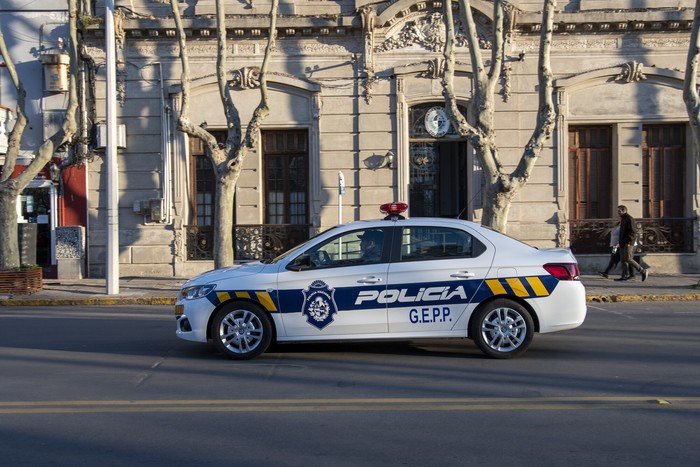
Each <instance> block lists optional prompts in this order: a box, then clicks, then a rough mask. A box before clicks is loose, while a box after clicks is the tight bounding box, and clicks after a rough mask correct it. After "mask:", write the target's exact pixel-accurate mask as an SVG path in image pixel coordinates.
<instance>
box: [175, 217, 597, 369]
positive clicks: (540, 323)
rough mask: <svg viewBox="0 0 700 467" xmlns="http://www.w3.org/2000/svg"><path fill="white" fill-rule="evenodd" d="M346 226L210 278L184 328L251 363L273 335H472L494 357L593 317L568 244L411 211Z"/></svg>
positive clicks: (193, 289) (180, 318) (187, 302)
mask: <svg viewBox="0 0 700 467" xmlns="http://www.w3.org/2000/svg"><path fill="white" fill-rule="evenodd" d="M406 208H407V206H406V205H405V203H390V204H387V205H383V206H382V210H383V211H384V212H385V213H386V214H388V215H387V217H386V218H385V219H383V220H376V221H359V222H353V223H349V224H344V225H339V226H337V227H334V228H332V229H329V230H327V231H326V232H324V233H322V234H320V235H318V236H316V237H314V238H312V239H311V240H309V241H307V242H306V243H304V244H302V245H299V246H298V247H296V248H294V249H293V250H290V251H288V252H287V253H285V254H283V255H281V256H279V257H277V258H275V259H274V260H272V261H270V262H268V263H260V262H257V263H248V264H243V265H239V266H234V267H230V268H224V269H218V270H214V271H210V272H207V273H204V274H201V275H199V276H197V277H195V278H193V279H191V280H189V281H188V282H187V283H185V284H184V285H183V287H182V289H181V290H180V293H179V295H178V299H177V303H176V306H175V313H176V317H177V331H176V333H177V336H178V337H180V338H182V339H186V340H190V341H196V342H208V341H211V342H213V344H214V345H215V346H216V348H217V349H219V351H221V352H222V353H223V354H225V355H226V356H228V357H230V358H233V359H250V358H254V357H257V356H258V355H260V354H262V353H263V352H265V350H266V349H267V348H268V346H269V345H270V343H271V342H272V341H276V342H279V343H283V342H309V341H349V340H353V339H358V340H360V339H361V340H380V339H401V340H407V339H420V338H470V339H472V340H473V341H474V342H475V343H476V345H477V346H478V347H479V349H481V351H482V352H484V353H485V354H486V355H488V356H490V357H494V358H511V357H515V356H517V355H520V354H522V353H523V352H525V350H527V348H528V347H529V346H530V344H531V343H532V339H533V336H534V334H535V333H536V332H539V333H548V332H553V331H562V330H566V329H572V328H575V327H577V326H579V325H580V324H581V323H583V320H584V319H585V317H586V295H585V290H584V287H583V284H582V283H581V282H580V280H579V271H578V264H577V262H576V259H575V258H574V256H573V255H572V254H571V252H570V251H569V250H567V249H551V250H549V249H547V250H545V249H535V248H532V247H530V246H528V245H526V244H524V243H521V242H519V241H517V240H514V239H512V238H510V237H508V236H506V235H503V234H501V233H499V232H496V231H493V230H490V229H488V228H485V227H483V226H481V225H478V224H475V223H473V222H468V221H463V220H457V219H437V218H411V219H404V218H403V217H402V216H401V215H400V214H401V212H403V211H405V210H406Z"/></svg>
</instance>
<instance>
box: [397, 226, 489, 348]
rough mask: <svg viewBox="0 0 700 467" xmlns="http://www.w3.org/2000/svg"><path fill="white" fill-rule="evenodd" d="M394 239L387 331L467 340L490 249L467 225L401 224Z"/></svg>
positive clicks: (487, 268)
mask: <svg viewBox="0 0 700 467" xmlns="http://www.w3.org/2000/svg"><path fill="white" fill-rule="evenodd" d="M397 235H398V239H397V240H396V242H397V243H399V244H400V251H399V252H398V257H395V258H394V259H395V261H393V262H392V263H391V266H390V268H389V282H388V285H387V292H386V301H387V306H388V310H387V313H388V317H389V333H390V334H397V335H420V334H423V333H425V334H431V335H433V334H434V335H436V336H441V335H444V336H448V335H453V334H456V335H460V336H466V327H467V321H468V317H469V314H470V313H471V311H472V309H473V306H471V307H470V303H471V299H472V298H473V297H474V295H475V294H476V292H477V290H479V287H481V286H482V284H483V282H484V278H485V277H486V275H487V273H488V271H489V269H490V267H491V263H492V262H493V257H494V253H495V250H494V247H493V245H491V244H490V243H489V242H487V241H486V240H485V239H483V238H479V236H478V235H476V233H475V232H471V231H470V230H469V229H468V228H467V227H465V228H458V227H454V226H436V225H404V226H402V227H401V228H400V232H398V233H397Z"/></svg>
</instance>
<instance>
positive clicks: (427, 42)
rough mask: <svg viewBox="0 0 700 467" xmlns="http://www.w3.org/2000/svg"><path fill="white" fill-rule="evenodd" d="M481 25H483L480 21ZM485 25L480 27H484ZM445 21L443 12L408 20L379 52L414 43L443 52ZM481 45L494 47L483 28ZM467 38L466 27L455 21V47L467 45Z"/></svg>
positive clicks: (382, 44) (383, 44) (378, 48)
mask: <svg viewBox="0 0 700 467" xmlns="http://www.w3.org/2000/svg"><path fill="white" fill-rule="evenodd" d="M479 26H482V25H481V24H480V23H479ZM482 28H483V26H482V27H481V28H480V29H482ZM445 35H446V32H445V22H444V21H443V16H442V13H432V14H430V15H428V16H427V17H421V18H419V19H417V20H415V21H409V22H407V23H406V24H405V25H404V27H403V28H402V29H401V31H399V32H398V33H397V34H395V35H394V36H392V37H389V38H388V39H387V40H385V41H384V42H383V43H381V44H380V45H379V46H377V49H376V51H377V52H387V51H389V50H395V49H403V48H405V47H410V46H412V45H420V46H422V47H425V48H426V49H428V50H430V51H432V52H441V51H442V50H443V49H444V48H445V42H446V37H445ZM478 40H479V47H481V48H482V49H490V48H491V47H492V44H491V41H489V40H488V39H487V38H486V37H485V36H484V34H483V30H479V32H478ZM466 45H467V38H466V36H465V35H464V29H463V28H462V26H461V24H460V23H459V21H456V22H455V47H465V46H466Z"/></svg>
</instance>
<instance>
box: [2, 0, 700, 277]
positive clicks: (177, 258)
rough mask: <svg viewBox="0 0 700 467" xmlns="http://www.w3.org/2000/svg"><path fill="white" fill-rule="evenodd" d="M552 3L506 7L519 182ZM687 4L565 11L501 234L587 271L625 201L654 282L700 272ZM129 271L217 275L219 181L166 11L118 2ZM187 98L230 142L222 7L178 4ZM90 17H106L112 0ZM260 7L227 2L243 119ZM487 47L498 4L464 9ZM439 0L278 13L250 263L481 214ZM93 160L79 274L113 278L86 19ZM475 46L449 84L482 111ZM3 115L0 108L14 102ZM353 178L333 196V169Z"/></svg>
mask: <svg viewBox="0 0 700 467" xmlns="http://www.w3.org/2000/svg"><path fill="white" fill-rule="evenodd" d="M541 3H542V2H540V1H535V0H520V1H517V0H516V1H513V2H512V3H511V5H512V8H510V9H509V10H508V21H507V27H508V28H509V30H510V34H509V37H508V42H507V48H506V55H507V57H506V62H507V67H506V71H505V73H504V75H503V77H502V78H503V79H502V81H501V85H500V87H499V95H498V96H497V99H496V125H497V143H498V145H499V148H500V149H501V154H502V157H503V163H504V166H505V167H506V169H507V170H509V171H510V170H512V169H513V168H514V167H515V166H516V165H517V162H518V160H519V158H520V156H521V154H522V151H523V147H524V146H525V144H526V143H527V141H528V139H529V138H530V136H531V134H532V131H533V128H534V125H535V117H536V112H537V107H538V95H537V57H538V44H539V31H540V27H541V26H540V21H541V8H542V5H541ZM692 3H693V2H691V1H689V0H654V1H651V0H571V1H562V0H560V1H559V2H558V5H557V13H556V14H555V24H556V30H555V34H554V38H553V44H552V56H551V62H552V69H553V71H554V74H555V82H554V85H555V104H556V111H557V128H556V130H555V133H554V135H553V137H552V138H551V139H550V140H549V141H548V142H547V146H546V147H545V149H544V151H543V152H542V154H541V157H540V158H539V160H538V162H537V165H536V168H535V170H534V172H533V174H532V176H531V178H530V180H529V182H528V184H527V185H526V186H525V188H524V189H523V190H522V191H521V192H520V193H519V195H518V196H517V197H516V199H515V201H514V204H513V207H512V209H511V212H510V216H509V223H508V234H509V235H511V236H513V237H516V238H518V239H521V240H523V241H525V242H527V243H530V244H532V245H535V246H538V247H543V248H544V247H571V248H572V249H573V251H574V252H575V253H576V255H577V258H578V260H579V262H580V265H581V268H582V270H583V271H584V272H594V271H597V270H598V268H600V267H601V266H602V265H604V263H606V262H607V259H608V253H609V249H608V245H607V243H608V238H609V237H608V235H609V232H610V229H611V228H612V226H613V225H614V222H615V219H614V218H615V216H616V212H615V206H617V205H618V204H625V205H627V206H628V208H629V211H630V213H631V214H632V215H633V216H634V217H635V218H637V220H638V221H639V223H640V227H641V228H642V232H643V234H642V236H641V238H640V241H641V242H642V244H643V249H644V252H645V257H644V261H645V262H646V263H647V264H648V265H649V266H651V267H652V268H654V269H652V271H654V272H657V273H662V272H695V273H697V272H699V271H700V258H699V256H698V243H699V242H700V239H699V238H698V221H697V217H698V210H699V205H700V203H699V201H700V195H699V191H700V190H699V185H700V182H699V177H698V170H697V167H698V166H697V165H696V164H695V159H694V158H695V149H694V145H693V142H692V136H691V134H690V130H689V127H688V116H687V113H686V111H685V107H684V104H683V100H682V86H683V78H684V76H683V73H684V69H685V60H686V55H687V50H688V40H689V35H690V29H691V26H692V20H693V9H692V7H693V5H692ZM116 7H117V12H118V14H117V19H118V21H117V31H118V40H117V81H118V82H117V101H118V106H119V107H118V123H119V124H120V125H121V128H122V130H120V131H122V133H123V143H122V144H121V145H122V146H123V147H122V148H120V149H119V152H118V167H119V193H118V194H119V242H120V272H121V275H122V276H177V277H188V276H191V275H193V274H195V273H198V272H202V271H205V270H208V269H210V268H211V267H212V265H213V262H212V261H211V245H212V244H211V225H212V222H213V219H212V212H213V211H212V203H213V201H212V196H213V183H215V181H214V180H213V176H212V172H211V170H210V166H209V165H208V162H207V161H206V158H204V157H203V151H202V148H201V147H200V144H199V143H198V142H197V141H193V140H192V139H190V138H187V137H186V136H185V135H184V134H183V133H180V132H178V131H177V129H176V119H177V114H178V111H179V105H180V100H179V99H180V93H181V86H180V81H179V80H180V72H181V64H180V59H179V48H178V44H177V38H176V35H175V29H174V21H173V19H172V15H171V12H170V6H169V5H168V4H167V3H166V4H164V3H161V2H156V1H148V0H131V1H129V2H124V1H117V2H116ZM180 7H181V12H182V15H183V18H184V21H185V28H186V31H187V44H188V54H189V59H190V67H191V70H192V75H191V77H190V78H191V88H192V93H193V101H192V108H191V111H190V118H191V120H192V122H193V123H195V124H199V125H202V126H203V127H206V128H207V129H208V130H209V131H211V132H213V133H215V134H217V132H218V133H221V134H223V133H224V132H225V129H226V121H225V116H224V113H223V107H222V105H221V102H220V99H219V95H218V88H217V83H216V70H215V66H216V30H215V21H214V14H215V9H214V0H186V1H183V2H181V3H180ZM92 8H93V11H92V12H91V13H92V15H94V16H95V17H98V18H99V17H100V16H102V15H103V14H104V4H103V2H102V1H101V0H99V1H98V2H97V4H95V5H93V6H92ZM269 8H270V3H269V1H266V0H265V1H253V0H250V1H249V2H227V5H226V13H227V15H228V16H227V20H226V21H227V30H228V38H229V39H228V41H229V42H228V54H229V65H230V66H231V68H232V69H231V70H230V78H231V80H232V84H231V86H232V90H231V92H232V95H233V99H234V101H235V103H236V106H237V109H238V111H239V113H240V117H241V121H242V122H243V123H244V125H245V123H246V122H247V121H248V120H249V119H250V116H251V114H252V112H253V110H254V109H255V106H256V105H257V103H258V101H259V90H258V89H257V88H255V87H254V86H246V83H247V81H246V76H248V74H249V72H250V71H251V70H252V69H254V67H259V66H260V65H261V62H262V58H263V54H264V49H265V45H266V42H267V35H268V33H269V31H268V27H269V19H268V17H267V13H268V11H269ZM472 8H473V11H474V14H475V18H476V21H477V24H478V27H479V29H480V38H481V40H482V46H483V47H484V48H488V47H489V46H490V41H491V32H490V27H491V21H492V17H493V12H492V9H493V4H492V2H490V1H487V0H472ZM442 15H443V14H442V2H441V1H440V0H434V1H424V0H393V1H386V2H372V1H369V0H338V1H328V0H309V1H304V2H298V1H286V2H281V4H280V17H279V19H278V25H277V26H278V28H277V34H278V40H277V42H276V47H275V50H274V53H273V55H272V61H271V64H270V74H269V75H268V78H267V80H268V86H269V89H270V93H271V107H272V112H271V114H270V115H269V117H267V119H266V120H265V121H264V122H263V126H262V134H261V138H260V144H259V147H258V148H257V151H256V153H254V154H252V155H250V156H248V158H246V160H245V162H244V170H243V173H242V175H241V177H240V179H239V182H238V185H237V189H236V203H235V205H236V206H235V213H234V216H235V217H234V219H235V220H234V223H235V227H234V230H235V232H236V239H237V240H236V254H237V259H238V260H241V261H246V260H252V259H260V258H263V257H266V256H270V255H273V254H275V253H276V252H279V251H281V250H283V249H285V248H288V247H289V246H292V245H294V244H295V243H298V242H299V241H301V240H303V239H305V238H308V237H309V236H311V235H313V234H315V233H317V232H319V231H322V230H325V229H327V228H329V227H331V226H333V225H335V224H336V223H337V222H338V221H339V218H340V220H341V221H342V222H348V221H353V220H357V219H365V218H377V217H379V216H380V213H379V209H378V208H379V205H380V204H382V203H384V202H388V201H407V202H408V203H409V215H411V216H428V215H430V216H449V217H461V218H464V219H470V220H475V221H479V220H480V217H481V203H482V198H481V185H482V181H481V171H480V168H479V166H478V163H477V161H476V158H475V157H474V155H473V150H472V148H471V147H470V144H469V143H468V142H467V141H466V140H465V139H464V138H461V137H459V135H457V134H456V133H455V131H454V130H453V129H452V128H451V126H450V125H449V124H446V123H445V122H444V120H441V113H440V110H441V107H443V106H444V100H443V96H442V86H441V80H440V66H441V61H442V47H443V45H444V26H443V24H442ZM83 40H84V49H83V53H84V56H85V58H86V59H88V60H87V62H86V63H89V70H90V79H89V85H88V88H89V91H90V92H88V95H89V96H91V99H90V100H89V106H90V109H89V111H88V114H89V116H90V119H91V122H90V129H91V135H92V136H91V143H90V144H91V149H92V156H91V157H90V158H89V162H88V165H87V167H88V171H87V187H88V189H87V204H88V219H89V220H88V226H87V227H88V229H87V245H88V251H87V258H88V259H87V261H88V274H89V275H91V276H93V277H102V276H103V275H104V273H105V239H106V233H105V229H106V219H105V190H106V185H105V178H106V177H105V167H106V165H105V160H104V154H103V152H101V148H100V144H101V142H100V138H99V135H100V132H101V131H102V130H103V128H104V122H105V118H106V117H105V115H106V114H105V94H106V93H105V88H106V86H105V75H104V70H105V67H104V64H105V59H106V57H105V47H104V28H103V27H102V25H101V24H100V23H98V22H96V23H95V24H92V25H89V26H87V30H86V32H85V33H84V36H83ZM469 60H470V59H469V53H468V50H467V48H466V46H465V45H462V46H460V47H458V58H457V64H458V73H457V77H456V89H457V93H458V96H457V97H458V99H459V102H460V105H461V107H462V110H463V113H464V114H465V115H466V116H467V118H469V116H470V112H471V108H470V105H471V94H472V79H471V67H470V65H469ZM5 105H7V104H5ZM341 174H342V177H343V179H344V182H345V191H344V193H342V196H341V194H340V191H339V188H338V185H339V177H340V175H341Z"/></svg>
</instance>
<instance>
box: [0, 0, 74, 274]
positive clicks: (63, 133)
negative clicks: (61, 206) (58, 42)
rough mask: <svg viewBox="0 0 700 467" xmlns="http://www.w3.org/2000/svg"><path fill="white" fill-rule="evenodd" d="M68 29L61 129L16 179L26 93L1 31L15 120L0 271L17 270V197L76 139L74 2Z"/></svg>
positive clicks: (0, 184) (0, 230) (1, 202)
mask: <svg viewBox="0 0 700 467" xmlns="http://www.w3.org/2000/svg"><path fill="white" fill-rule="evenodd" d="M68 15H69V19H68V25H69V35H70V41H69V54H70V65H69V102H68V109H67V110H66V115H65V117H64V119H63V124H62V126H61V129H60V130H58V131H57V132H56V133H55V134H54V135H52V136H51V137H50V138H48V139H47V140H45V141H44V142H43V143H42V145H41V146H40V147H39V149H38V150H37V151H36V153H35V154H34V159H33V160H32V162H31V163H30V164H29V165H28V166H26V167H25V168H24V169H23V170H22V171H21V172H20V173H19V174H18V175H17V176H13V174H14V173H15V171H16V169H17V158H18V155H19V151H20V143H21V140H22V135H23V134H24V130H25V128H26V127H27V124H28V121H27V116H26V114H25V111H24V109H25V104H26V96H27V93H26V90H25V89H24V86H23V85H22V81H21V80H20V77H19V75H18V74H17V69H16V68H15V65H14V62H13V61H12V57H10V53H9V51H8V49H7V45H6V43H5V37H4V36H3V34H2V31H0V54H1V55H2V58H3V59H4V60H5V65H6V66H7V70H8V72H9V75H10V79H11V80H12V84H13V85H14V87H15V90H16V92H17V107H16V113H17V120H16V121H15V125H14V126H13V128H12V131H11V132H10V138H9V142H8V148H7V154H6V156H5V164H4V166H3V169H2V173H1V174H0V270H3V269H13V268H16V267H19V266H20V257H19V241H18V238H17V210H16V202H17V196H19V194H20V193H21V192H22V190H24V189H25V188H26V187H27V185H29V182H30V181H32V179H33V178H34V177H35V176H36V175H37V174H38V173H39V171H41V169H43V168H44V167H45V166H46V164H47V163H48V162H49V161H50V160H51V157H52V156H53V155H54V153H55V152H56V149H58V148H59V147H61V146H63V145H66V144H69V143H70V142H71V141H72V139H73V136H74V135H75V133H76V131H77V128H78V125H77V121H76V110H77V109H78V98H77V86H76V76H77V66H78V65H77V64H78V54H77V49H76V44H77V18H78V12H77V1H76V0H69V1H68Z"/></svg>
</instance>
